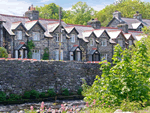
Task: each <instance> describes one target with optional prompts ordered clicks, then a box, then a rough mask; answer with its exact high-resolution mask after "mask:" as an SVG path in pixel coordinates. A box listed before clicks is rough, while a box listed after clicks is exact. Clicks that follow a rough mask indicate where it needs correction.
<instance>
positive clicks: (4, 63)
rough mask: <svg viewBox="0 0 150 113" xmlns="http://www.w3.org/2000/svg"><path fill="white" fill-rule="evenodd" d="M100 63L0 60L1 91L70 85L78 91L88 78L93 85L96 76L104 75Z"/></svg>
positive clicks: (70, 88) (22, 90) (42, 89)
mask: <svg viewBox="0 0 150 113" xmlns="http://www.w3.org/2000/svg"><path fill="white" fill-rule="evenodd" d="M99 68H100V65H99V64H98V63H97V64H96V63H83V62H61V61H33V60H32V61H31V60H30V61H28V60H14V59H13V60H5V59H1V60H0V90H2V91H4V92H6V93H7V94H9V93H15V94H21V93H23V92H24V91H28V90H33V89H35V90H37V91H39V92H42V91H47V90H48V89H49V88H53V89H55V90H56V91H57V92H60V91H61V89H62V88H67V89H68V90H69V91H70V92H75V91H77V90H78V89H79V87H80V86H81V85H82V79H85V80H86V81H87V83H88V84H89V85H91V84H92V83H93V81H94V79H95V76H96V75H101V71H100V70H99Z"/></svg>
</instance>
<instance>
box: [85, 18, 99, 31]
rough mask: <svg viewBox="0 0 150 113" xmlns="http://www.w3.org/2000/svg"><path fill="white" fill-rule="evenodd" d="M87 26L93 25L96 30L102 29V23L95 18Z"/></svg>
mask: <svg viewBox="0 0 150 113" xmlns="http://www.w3.org/2000/svg"><path fill="white" fill-rule="evenodd" d="M87 25H91V26H92V27H93V28H94V29H100V28H101V23H100V21H99V20H98V19H97V18H95V19H92V20H90V21H89V22H87Z"/></svg>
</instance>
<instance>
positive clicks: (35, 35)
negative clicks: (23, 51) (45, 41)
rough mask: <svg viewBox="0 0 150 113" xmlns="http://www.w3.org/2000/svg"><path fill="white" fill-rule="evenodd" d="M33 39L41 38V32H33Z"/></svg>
mask: <svg viewBox="0 0 150 113" xmlns="http://www.w3.org/2000/svg"><path fill="white" fill-rule="evenodd" d="M33 40H35V41H39V40H40V33H39V32H33Z"/></svg>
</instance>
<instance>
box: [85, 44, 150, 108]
mask: <svg viewBox="0 0 150 113" xmlns="http://www.w3.org/2000/svg"><path fill="white" fill-rule="evenodd" d="M112 59H113V65H114V66H112V65H111V63H109V62H107V63H102V65H101V70H102V72H103V73H102V75H101V78H100V77H99V76H96V79H95V81H94V83H93V85H92V86H91V87H90V86H87V85H86V84H84V85H83V90H84V91H83V94H84V96H85V98H84V100H85V101H88V102H90V103H91V102H92V101H93V100H94V99H95V100H96V103H97V104H98V105H99V104H100V103H99V102H101V104H103V105H104V104H105V107H108V106H119V105H120V104H121V103H122V101H123V100H124V99H126V98H127V97H128V99H129V101H130V102H134V101H135V102H139V101H142V102H146V101H147V100H148V99H149V97H150V95H149V91H150V83H149V78H150V65H149V64H150V60H149V57H148V55H147V48H146V46H145V45H144V44H143V43H142V42H137V43H136V45H135V48H133V49H132V48H131V49H125V50H122V48H121V47H120V46H119V45H117V46H115V50H114V55H113V58H112ZM104 62H106V61H104Z"/></svg>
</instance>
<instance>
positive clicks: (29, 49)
mask: <svg viewBox="0 0 150 113" xmlns="http://www.w3.org/2000/svg"><path fill="white" fill-rule="evenodd" d="M34 47H35V45H34V43H33V41H32V40H31V41H28V43H27V49H28V58H32V52H31V49H33V48H34Z"/></svg>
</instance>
